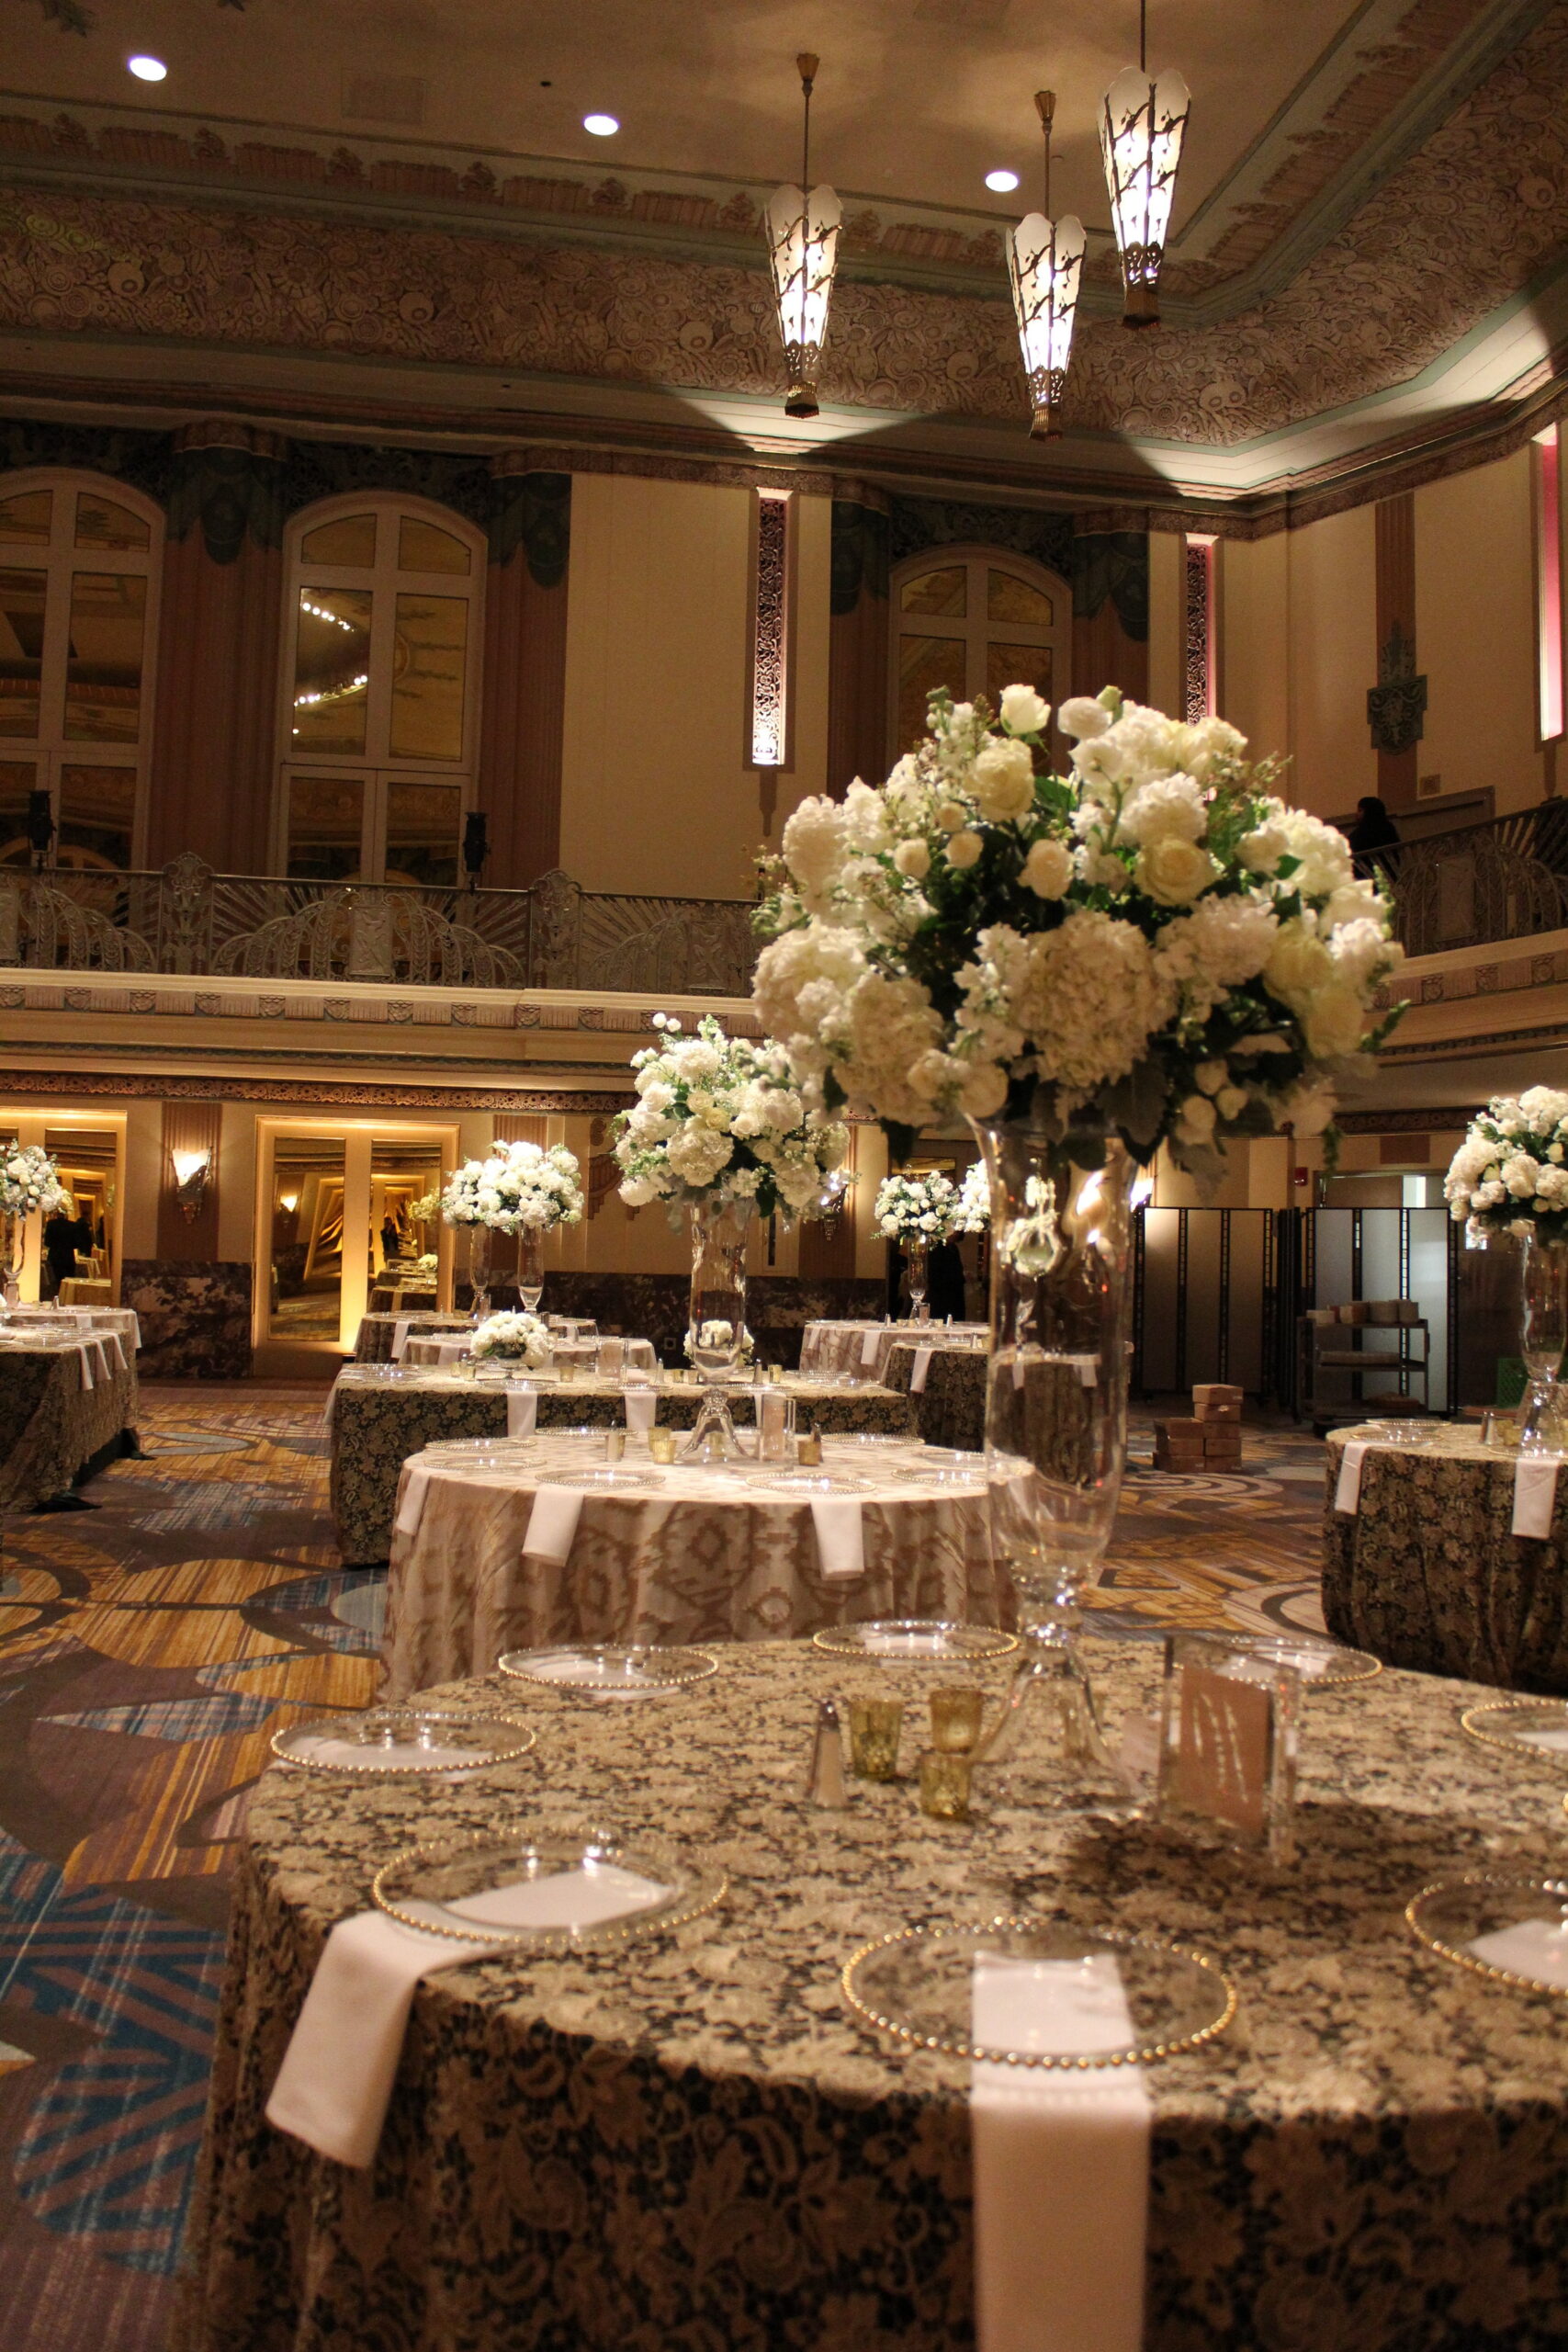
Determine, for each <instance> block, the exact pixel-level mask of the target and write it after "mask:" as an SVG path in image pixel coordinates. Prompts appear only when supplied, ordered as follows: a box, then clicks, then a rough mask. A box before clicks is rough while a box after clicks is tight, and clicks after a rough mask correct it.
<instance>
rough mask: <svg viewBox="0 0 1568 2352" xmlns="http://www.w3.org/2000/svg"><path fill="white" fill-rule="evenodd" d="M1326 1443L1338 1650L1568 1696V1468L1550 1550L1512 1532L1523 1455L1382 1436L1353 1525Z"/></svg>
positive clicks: (1370, 1458)
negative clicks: (1345, 1645) (1350, 1648)
mask: <svg viewBox="0 0 1568 2352" xmlns="http://www.w3.org/2000/svg"><path fill="white" fill-rule="evenodd" d="M1375 1426H1376V1424H1363V1425H1362V1426H1360V1427H1359V1428H1351V1429H1342V1430H1334V1431H1333V1432H1332V1433H1331V1434H1330V1436H1329V1439H1328V1443H1327V1464H1326V1468H1327V1482H1328V1483H1327V1492H1326V1496H1325V1510H1324V1522H1323V1612H1324V1619H1325V1623H1326V1624H1327V1625H1328V1627H1329V1629H1330V1631H1331V1632H1332V1633H1334V1634H1337V1637H1338V1638H1339V1639H1340V1640H1341V1641H1345V1642H1350V1643H1353V1644H1354V1645H1356V1646H1357V1647H1359V1648H1360V1649H1366V1650H1371V1652H1372V1654H1373V1655H1374V1657H1382V1658H1386V1659H1387V1660H1388V1661H1389V1663H1390V1664H1391V1665H1393V1666H1405V1667H1411V1668H1415V1669H1416V1670H1417V1671H1418V1672H1420V1673H1423V1674H1463V1675H1468V1676H1470V1677H1471V1678H1472V1679H1473V1680H1474V1681H1477V1682H1490V1683H1493V1684H1495V1685H1496V1686H1498V1687H1499V1688H1501V1689H1503V1690H1517V1691H1562V1692H1568V1464H1563V1466H1562V1470H1561V1471H1560V1473H1559V1476H1558V1479H1557V1496H1556V1504H1555V1508H1554V1510H1553V1512H1552V1519H1551V1536H1550V1538H1548V1539H1544V1540H1542V1539H1539V1538H1537V1537H1533V1536H1524V1535H1516V1534H1515V1533H1514V1532H1513V1515H1514V1473H1515V1467H1516V1464H1517V1461H1518V1455H1517V1453H1516V1452H1513V1451H1505V1450H1504V1449H1503V1448H1501V1447H1496V1446H1484V1445H1483V1444H1482V1443H1481V1442H1480V1440H1479V1437H1478V1435H1477V1433H1476V1432H1475V1431H1474V1430H1469V1429H1465V1428H1462V1427H1453V1426H1450V1425H1447V1424H1444V1423H1440V1422H1439V1423H1437V1424H1435V1425H1434V1424H1428V1425H1427V1426H1426V1427H1425V1428H1424V1429H1423V1430H1422V1432H1421V1435H1420V1437H1419V1439H1417V1440H1416V1442H1411V1441H1409V1440H1403V1441H1402V1440H1401V1439H1399V1438H1385V1437H1374V1438H1373V1439H1372V1442H1371V1445H1370V1446H1369V1449H1368V1451H1367V1453H1366V1454H1365V1456H1364V1457H1363V1459H1362V1463H1361V1480H1360V1495H1359V1507H1358V1509H1357V1510H1355V1512H1354V1513H1351V1512H1348V1511H1342V1510H1337V1509H1336V1508H1335V1503H1336V1493H1337V1487H1338V1483H1339V1465H1340V1463H1341V1461H1342V1460H1343V1458H1344V1449H1345V1447H1346V1446H1347V1445H1348V1444H1350V1443H1351V1442H1354V1441H1357V1440H1360V1439H1365V1438H1367V1437H1368V1436H1369V1435H1370V1434H1371V1429H1372V1428H1373V1427H1375Z"/></svg>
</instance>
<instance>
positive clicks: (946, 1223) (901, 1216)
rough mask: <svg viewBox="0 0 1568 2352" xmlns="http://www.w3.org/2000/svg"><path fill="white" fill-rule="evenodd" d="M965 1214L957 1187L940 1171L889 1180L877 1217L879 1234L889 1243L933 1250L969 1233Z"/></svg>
mask: <svg viewBox="0 0 1568 2352" xmlns="http://www.w3.org/2000/svg"><path fill="white" fill-rule="evenodd" d="M962 1211H963V1201H962V1196H961V1195H960V1193H959V1190H958V1187H957V1185H956V1184H955V1183H954V1182H953V1180H952V1178H951V1177H948V1176H944V1175H943V1174H942V1171H941V1170H940V1169H932V1170H931V1171H930V1172H929V1173H928V1174H926V1175H924V1176H885V1177H884V1178H883V1181H882V1182H881V1183H880V1184H879V1185H878V1187H877V1192H876V1203H875V1206H874V1210H873V1215H874V1217H875V1219H876V1229H877V1231H878V1233H880V1234H883V1235H884V1236H885V1237H886V1239H888V1240H889V1241H902V1242H905V1243H908V1244H912V1245H913V1246H914V1247H915V1248H916V1249H918V1250H929V1249H933V1248H934V1247H935V1245H936V1244H937V1243H938V1242H939V1241H946V1240H948V1239H949V1238H951V1237H952V1236H953V1234H954V1233H960V1232H964V1231H966V1230H967V1227H964V1226H963V1225H962V1224H961V1223H960V1217H961V1215H962Z"/></svg>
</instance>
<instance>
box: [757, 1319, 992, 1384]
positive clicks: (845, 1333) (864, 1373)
mask: <svg viewBox="0 0 1568 2352" xmlns="http://www.w3.org/2000/svg"><path fill="white" fill-rule="evenodd" d="M927 1328H928V1329H929V1330H930V1333H931V1339H932V1340H952V1339H955V1338H958V1337H960V1336H969V1335H973V1336H975V1337H977V1338H978V1339H980V1340H984V1338H985V1336H986V1327H985V1325H984V1324H983V1323H953V1324H946V1323H932V1324H931V1325H929V1326H928V1327H927ZM868 1331H870V1332H874V1333H875V1335H876V1352H875V1354H874V1357H873V1359H872V1361H871V1363H866V1362H865V1361H864V1348H865V1338H866V1334H867V1332H868ZM924 1336H925V1333H924V1332H923V1331H922V1330H921V1329H920V1328H919V1326H918V1325H916V1324H913V1323H829V1322H821V1323H808V1324H807V1327H806V1332H805V1336H804V1337H803V1339H802V1340H801V1342H800V1369H801V1371H802V1372H816V1373H820V1374H823V1375H824V1376H826V1377H828V1378H831V1379H835V1380H842V1379H844V1378H846V1377H848V1378H851V1379H855V1380H875V1381H880V1380H881V1379H882V1377H883V1374H884V1373H885V1372H886V1368H887V1351H888V1350H889V1349H890V1348H891V1347H892V1346H893V1344H894V1342H895V1341H896V1340H921V1339H923V1338H924Z"/></svg>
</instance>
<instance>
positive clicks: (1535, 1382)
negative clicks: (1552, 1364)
mask: <svg viewBox="0 0 1568 2352" xmlns="http://www.w3.org/2000/svg"><path fill="white" fill-rule="evenodd" d="M1519 1452H1520V1453H1525V1454H1534V1455H1536V1456H1537V1457H1544V1458H1546V1459H1549V1460H1555V1459H1557V1458H1559V1457H1561V1456H1562V1454H1563V1453H1568V1394H1565V1393H1564V1390H1563V1386H1562V1382H1561V1381H1557V1380H1552V1379H1551V1378H1546V1379H1543V1378H1541V1377H1540V1375H1539V1374H1536V1375H1533V1376H1532V1378H1531V1380H1530V1384H1529V1388H1528V1389H1527V1390H1526V1392H1525V1400H1524V1411H1523V1417H1522V1419H1521V1420H1520V1424H1519Z"/></svg>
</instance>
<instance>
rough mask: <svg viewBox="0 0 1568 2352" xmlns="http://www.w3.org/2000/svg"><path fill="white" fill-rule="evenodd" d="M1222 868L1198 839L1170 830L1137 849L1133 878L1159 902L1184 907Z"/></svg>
mask: <svg viewBox="0 0 1568 2352" xmlns="http://www.w3.org/2000/svg"><path fill="white" fill-rule="evenodd" d="M1219 871H1220V869H1219V867H1218V866H1217V865H1215V864H1214V861H1213V858H1212V857H1211V856H1210V855H1209V853H1208V851H1207V850H1206V849H1203V848H1201V847H1200V845H1199V844H1198V842H1189V841H1183V840H1182V839H1181V838H1180V836H1179V834H1174V833H1167V834H1165V835H1164V836H1163V837H1162V838H1161V839H1160V840H1158V841H1153V842H1150V843H1149V845H1148V847H1147V849H1143V850H1140V851H1139V852H1138V862H1137V864H1136V865H1134V868H1133V879H1134V881H1135V882H1136V884H1137V886H1138V888H1139V889H1140V890H1142V891H1144V892H1145V894H1146V895H1147V896H1148V897H1149V898H1151V899H1155V900H1156V903H1157V904H1158V905H1160V906H1162V907H1185V906H1189V905H1190V903H1191V901H1192V900H1193V899H1196V898H1199V897H1201V895H1202V893H1203V892H1204V891H1205V890H1206V889H1207V888H1209V885H1210V884H1211V883H1212V882H1213V881H1214V880H1215V879H1216V878H1217V876H1218V875H1219Z"/></svg>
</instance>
